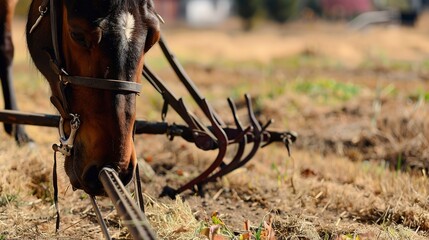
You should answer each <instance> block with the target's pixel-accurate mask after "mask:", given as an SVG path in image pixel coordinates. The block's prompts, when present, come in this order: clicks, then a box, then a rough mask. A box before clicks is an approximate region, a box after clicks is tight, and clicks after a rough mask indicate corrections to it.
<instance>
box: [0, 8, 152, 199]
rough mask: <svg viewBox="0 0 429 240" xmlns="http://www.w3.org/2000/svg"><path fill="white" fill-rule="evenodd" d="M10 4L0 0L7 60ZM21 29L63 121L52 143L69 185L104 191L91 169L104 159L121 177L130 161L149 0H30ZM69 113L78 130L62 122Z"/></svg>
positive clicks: (148, 33)
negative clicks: (58, 137) (56, 140)
mask: <svg viewBox="0 0 429 240" xmlns="http://www.w3.org/2000/svg"><path fill="white" fill-rule="evenodd" d="M15 4H16V0H0V17H3V16H4V19H6V22H8V24H6V30H5V31H4V30H3V32H4V33H3V34H4V36H3V38H5V39H7V40H6V44H4V45H2V46H6V48H5V49H6V50H3V49H4V47H2V51H4V52H5V53H7V54H3V55H5V56H7V57H9V58H7V59H6V60H7V61H6V62H7V63H9V64H10V62H11V56H12V55H13V54H12V53H13V47H11V46H12V45H11V41H10V30H11V29H10V20H11V18H12V12H13V9H14V6H15ZM2 20H3V18H2ZM26 35H27V44H28V49H29V51H30V55H31V58H32V59H33V61H34V63H35V65H36V67H37V68H38V69H39V70H40V72H41V73H42V74H43V75H44V77H45V78H46V79H47V80H48V82H49V85H50V88H51V92H52V96H51V101H52V103H53V104H54V106H55V107H56V108H57V109H58V111H59V112H60V114H61V116H62V119H63V122H64V129H62V126H60V132H64V134H63V136H61V137H62V141H61V143H62V144H61V146H59V148H61V149H62V151H61V149H60V151H61V152H62V153H63V154H64V155H65V156H66V160H65V169H66V173H67V175H68V176H69V178H70V182H71V184H72V186H73V187H74V188H75V189H83V190H84V191H85V192H87V193H88V194H91V195H100V194H103V192H104V190H103V189H102V186H101V184H100V182H99V180H98V174H99V171H100V170H101V169H102V168H103V167H105V166H109V167H112V168H114V169H116V170H117V171H118V173H119V176H120V178H121V180H122V181H123V182H124V184H126V183H128V182H129V181H130V180H131V179H132V175H133V173H134V169H135V165H136V153H135V149H134V144H133V127H134V122H135V111H136V109H135V108H136V93H138V92H139V89H138V88H139V84H138V83H139V82H140V81H141V76H142V74H141V73H142V69H143V58H144V53H145V52H146V51H148V50H149V49H150V48H151V47H152V45H154V44H155V43H156V42H157V41H158V39H159V22H158V19H157V14H156V12H155V10H154V6H153V2H152V0H33V1H32V3H31V5H30V10H29V15H28V22H27V28H26ZM1 61H4V59H3V58H2V59H1V60H0V62H1ZM1 63H2V64H3V62H1ZM0 68H1V66H0ZM9 68H10V67H9ZM9 72H10V70H9ZM8 74H10V73H8ZM1 77H2V83H3V82H8V83H10V79H9V78H6V81H5V80H4V79H3V76H1ZM8 90H9V89H8ZM5 92H9V93H10V94H12V93H13V91H11V90H9V91H5ZM5 95H7V94H5ZM12 96H13V95H12ZM9 98H10V97H9ZM12 107H13V105H12ZM76 121H78V122H80V126H78V127H79V129H78V130H76V129H73V127H71V126H70V125H69V123H70V122H71V123H75V122H76ZM61 130H62V131H61ZM70 139H71V142H70V141H69V140H70Z"/></svg>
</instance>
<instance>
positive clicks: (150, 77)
mask: <svg viewBox="0 0 429 240" xmlns="http://www.w3.org/2000/svg"><path fill="white" fill-rule="evenodd" d="M158 43H159V46H160V48H161V50H162V52H163V54H164V56H165V58H166V60H167V61H168V63H169V65H170V66H171V68H172V69H173V70H174V72H175V75H176V76H177V77H178V79H179V80H180V82H181V83H182V84H183V85H184V87H185V88H186V89H187V91H188V93H189V94H190V95H191V96H192V99H193V101H194V102H195V103H196V105H197V106H198V108H199V109H200V110H201V112H202V113H203V114H204V118H205V119H201V118H200V117H197V116H196V114H194V113H193V112H192V111H190V110H189V108H188V107H187V105H186V103H185V101H184V99H183V98H180V97H177V96H176V95H175V94H174V93H173V91H171V90H170V89H169V88H168V85H167V83H166V82H165V81H164V80H163V79H161V78H160V77H159V76H157V75H156V74H155V73H154V72H153V71H152V70H151V69H150V68H149V67H148V66H144V69H143V72H142V74H143V76H144V78H145V79H146V80H147V81H148V82H149V83H150V84H151V85H152V86H153V87H154V89H155V90H156V91H157V92H158V93H159V94H160V95H161V96H162V98H163V101H164V103H163V107H162V111H161V120H160V121H144V120H137V121H136V122H135V126H134V129H135V130H134V133H135V134H156V135H166V136H167V137H168V139H169V140H172V141H173V140H174V139H175V138H177V137H180V138H182V139H184V140H186V141H187V142H190V143H193V144H195V146H196V147H197V148H198V149H200V150H203V151H217V155H216V158H215V159H214V160H213V161H212V162H211V164H209V166H207V167H206V169H205V170H203V171H202V172H201V173H200V174H198V176H196V177H195V178H193V179H191V180H189V181H188V182H186V183H183V184H181V186H180V187H178V188H172V187H170V186H165V187H164V189H163V191H162V192H161V193H160V196H168V197H170V198H174V197H175V196H176V195H178V194H181V193H183V192H184V191H187V190H191V191H196V192H198V193H199V194H200V195H202V194H204V191H203V187H204V185H205V184H207V183H209V182H214V181H216V180H217V179H219V178H222V177H223V176H225V175H227V174H229V173H231V172H232V171H234V170H236V169H238V168H240V167H242V166H244V165H245V164H246V163H248V162H249V161H250V160H251V159H252V158H253V157H254V156H255V155H256V154H257V152H258V150H260V149H261V148H263V147H266V146H268V145H270V144H272V143H281V144H283V145H284V146H285V148H286V150H287V152H288V154H290V146H291V144H292V143H293V142H294V141H295V140H296V138H297V135H296V134H295V133H294V132H292V131H274V130H270V125H271V123H272V122H273V121H272V120H269V121H267V122H265V123H262V122H260V121H259V120H258V119H257V116H256V115H255V113H254V110H253V105H252V99H251V97H250V96H249V95H245V96H244V100H245V108H246V109H245V110H246V113H247V119H245V120H246V121H245V122H248V124H246V125H244V124H243V122H244V121H242V119H240V117H239V116H238V109H237V106H236V104H235V103H234V101H233V100H232V99H228V100H227V101H228V105H229V108H230V110H231V114H232V116H233V123H231V124H227V123H225V121H223V120H222V118H221V117H220V115H219V114H218V113H217V112H216V111H215V109H214V108H213V107H212V106H211V105H210V103H209V102H208V101H207V100H206V99H205V98H204V97H203V95H202V94H201V92H200V91H199V89H198V88H197V86H196V85H195V84H194V82H193V81H192V80H191V79H190V77H189V76H188V75H187V74H186V72H185V70H184V68H183V66H182V65H181V64H180V63H179V61H178V60H177V59H176V58H175V56H174V55H173V54H172V52H171V50H170V49H169V48H168V46H167V44H166V41H165V39H164V38H163V37H161V39H160V41H159V42H158ZM170 108H171V109H173V111H174V112H176V113H177V114H178V115H179V116H180V118H181V119H182V120H183V122H184V124H176V123H168V122H167V121H166V117H167V113H168V111H169V109H170ZM60 119H61V118H60V116H59V115H51V114H43V113H29V112H20V111H14V110H3V111H0V122H4V123H10V124H23V125H35V126H43V127H53V128H58V127H59V126H60V125H61V124H62V123H61V121H60ZM205 122H209V124H205ZM61 127H62V126H61ZM231 146H234V147H233V148H232V149H234V150H235V153H234V154H233V157H232V158H231V160H229V161H226V160H225V155H226V153H227V150H228V149H230V148H231ZM137 170H138V169H137ZM135 176H136V177H137V176H138V174H135ZM98 178H99V180H100V181H101V183H102V185H103V187H104V189H105V191H106V193H107V195H108V197H109V198H110V199H111V201H112V203H113V204H114V205H115V208H116V209H117V212H118V214H119V215H120V216H121V218H122V220H123V221H124V225H125V226H127V228H128V229H129V231H130V234H131V236H132V237H133V238H135V239H156V235H155V234H154V233H153V230H151V227H150V225H149V223H148V221H147V219H146V218H145V216H144V208H143V198H142V195H141V186H140V181H139V179H138V178H137V179H135V180H136V181H135V182H136V185H138V187H137V188H136V189H137V190H136V191H137V192H136V194H135V195H136V198H137V204H136V202H135V201H134V200H132V198H131V197H130V194H129V193H128V192H127V190H126V188H125V187H124V186H123V185H122V183H121V181H120V180H119V178H118V177H117V173H116V172H115V170H113V169H110V168H105V169H103V170H102V171H101V173H100V174H99V176H98ZM91 201H92V204H93V206H94V210H95V212H96V215H97V220H98V221H99V223H100V225H101V227H102V231H103V234H104V235H105V236H106V239H110V236H109V233H108V229H107V227H106V225H105V224H104V220H103V217H102V216H101V213H100V212H99V210H98V208H97V203H96V199H95V197H92V198H91ZM139 206H140V207H139Z"/></svg>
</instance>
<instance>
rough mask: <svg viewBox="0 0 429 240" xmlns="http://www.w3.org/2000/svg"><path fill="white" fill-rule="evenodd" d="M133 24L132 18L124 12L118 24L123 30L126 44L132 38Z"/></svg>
mask: <svg viewBox="0 0 429 240" xmlns="http://www.w3.org/2000/svg"><path fill="white" fill-rule="evenodd" d="M134 22H135V20H134V17H133V15H132V14H131V13H129V12H126V13H125V12H124V13H122V14H121V15H120V17H119V24H120V26H121V27H122V29H123V30H124V34H125V38H126V40H127V41H128V42H129V41H131V37H132V36H133V31H134Z"/></svg>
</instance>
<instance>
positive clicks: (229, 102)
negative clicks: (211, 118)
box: [228, 98, 243, 131]
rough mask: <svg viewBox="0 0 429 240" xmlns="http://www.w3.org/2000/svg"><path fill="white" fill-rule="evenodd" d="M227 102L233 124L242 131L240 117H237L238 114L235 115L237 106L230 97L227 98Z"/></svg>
mask: <svg viewBox="0 0 429 240" xmlns="http://www.w3.org/2000/svg"><path fill="white" fill-rule="evenodd" d="M228 104H229V108H230V109H231V112H232V116H233V117H234V122H235V126H237V128H238V129H239V130H241V131H243V125H242V124H241V122H240V119H239V118H238V115H237V107H236V105H235V103H234V101H232V99H231V98H228Z"/></svg>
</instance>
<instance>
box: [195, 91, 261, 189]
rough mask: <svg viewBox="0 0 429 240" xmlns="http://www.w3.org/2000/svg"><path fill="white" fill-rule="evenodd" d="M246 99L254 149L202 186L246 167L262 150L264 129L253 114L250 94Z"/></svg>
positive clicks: (232, 162)
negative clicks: (260, 149)
mask: <svg viewBox="0 0 429 240" xmlns="http://www.w3.org/2000/svg"><path fill="white" fill-rule="evenodd" d="M245 98H246V104H247V110H248V114H249V120H250V123H251V124H252V127H253V133H252V134H253V147H252V149H251V150H250V152H249V153H248V154H247V156H246V157H244V158H243V159H240V160H235V161H234V160H233V161H231V162H230V163H229V164H228V165H225V166H224V167H223V168H222V169H221V170H219V171H218V172H216V173H215V174H213V175H212V176H210V177H209V178H207V179H206V180H205V181H204V182H203V183H202V184H205V183H208V182H212V181H215V180H216V179H217V178H220V177H222V176H225V175H226V174H228V173H230V172H232V171H234V170H235V169H237V168H239V167H242V166H244V165H245V164H246V163H247V162H248V161H250V159H252V158H253V156H255V154H256V152H257V151H258V149H259V148H260V145H261V142H262V137H261V133H262V132H261V131H262V127H261V125H260V124H259V122H258V121H257V120H256V117H255V114H254V112H253V107H252V101H251V99H250V96H249V95H248V94H246V95H245ZM245 141H247V136H246V139H245ZM239 148H240V147H239ZM239 151H240V149H239ZM238 153H239V152H238ZM237 155H238V154H236V156H237Z"/></svg>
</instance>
